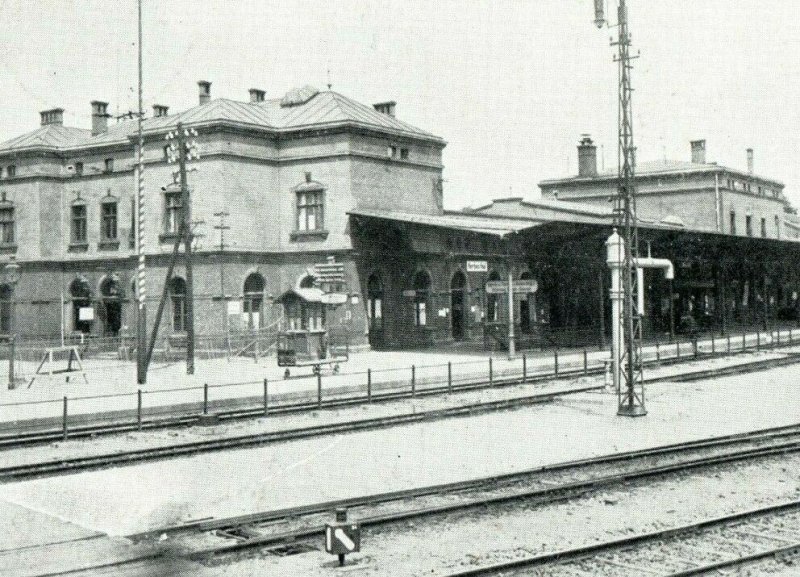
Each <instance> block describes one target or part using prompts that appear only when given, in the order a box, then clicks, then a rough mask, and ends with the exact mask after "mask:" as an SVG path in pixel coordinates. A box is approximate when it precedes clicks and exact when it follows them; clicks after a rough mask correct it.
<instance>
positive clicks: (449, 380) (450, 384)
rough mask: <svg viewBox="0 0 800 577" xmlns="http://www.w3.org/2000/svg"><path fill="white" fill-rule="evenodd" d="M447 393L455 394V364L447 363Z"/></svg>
mask: <svg viewBox="0 0 800 577" xmlns="http://www.w3.org/2000/svg"><path fill="white" fill-rule="evenodd" d="M447 392H448V393H452V392H453V363H452V362H450V361H447Z"/></svg>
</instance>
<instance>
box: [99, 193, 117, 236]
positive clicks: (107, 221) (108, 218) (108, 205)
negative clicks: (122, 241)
mask: <svg viewBox="0 0 800 577" xmlns="http://www.w3.org/2000/svg"><path fill="white" fill-rule="evenodd" d="M101 207H102V219H101V220H102V222H101V227H102V228H101V230H100V233H101V234H100V238H102V239H103V240H117V203H116V202H104V203H103V204H102V205H101Z"/></svg>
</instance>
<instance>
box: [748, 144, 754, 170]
mask: <svg viewBox="0 0 800 577" xmlns="http://www.w3.org/2000/svg"><path fill="white" fill-rule="evenodd" d="M747 172H748V174H753V149H752V148H748V149H747Z"/></svg>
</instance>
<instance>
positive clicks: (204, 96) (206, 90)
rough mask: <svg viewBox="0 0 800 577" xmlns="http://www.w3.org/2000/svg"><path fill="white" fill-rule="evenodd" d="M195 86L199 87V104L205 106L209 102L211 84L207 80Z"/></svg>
mask: <svg viewBox="0 0 800 577" xmlns="http://www.w3.org/2000/svg"><path fill="white" fill-rule="evenodd" d="M197 86H199V87H200V93H199V96H200V104H205V103H206V102H208V101H209V100H211V83H210V82H208V81H207V80H201V81H200V82H198V83H197Z"/></svg>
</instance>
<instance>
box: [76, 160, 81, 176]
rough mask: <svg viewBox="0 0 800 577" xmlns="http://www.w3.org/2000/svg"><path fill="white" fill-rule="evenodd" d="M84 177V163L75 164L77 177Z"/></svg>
mask: <svg viewBox="0 0 800 577" xmlns="http://www.w3.org/2000/svg"><path fill="white" fill-rule="evenodd" d="M82 175H83V163H82V162H76V163H75V176H82Z"/></svg>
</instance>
